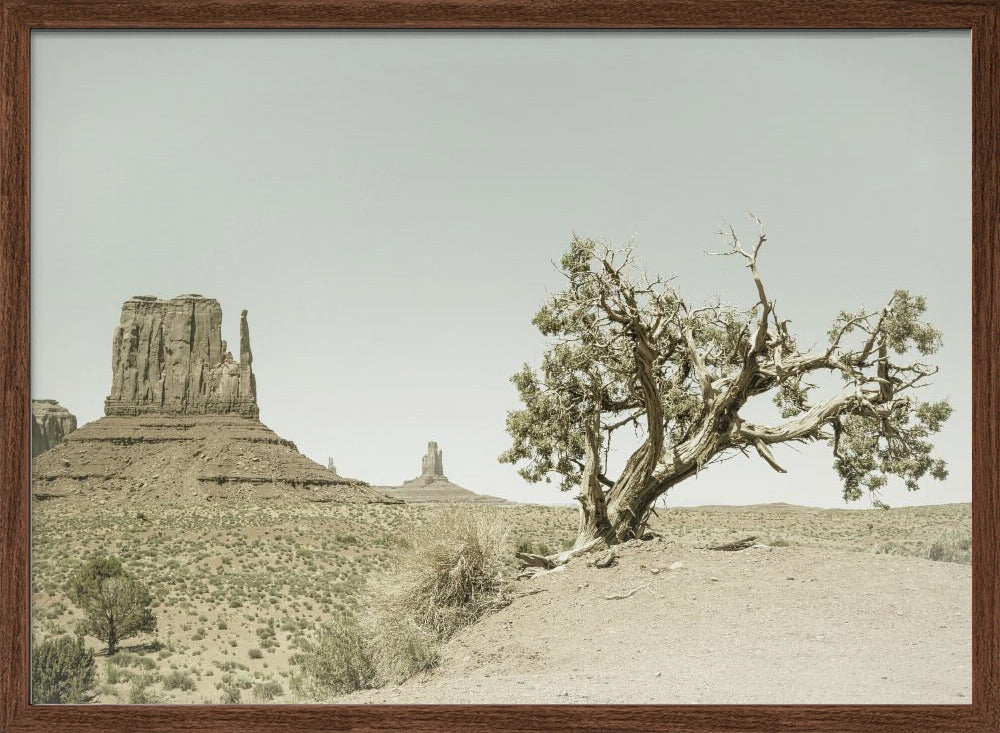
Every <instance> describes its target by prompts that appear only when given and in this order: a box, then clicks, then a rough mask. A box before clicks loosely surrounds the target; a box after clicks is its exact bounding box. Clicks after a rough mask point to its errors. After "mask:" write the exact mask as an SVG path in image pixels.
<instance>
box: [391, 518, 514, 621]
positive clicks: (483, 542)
mask: <svg viewBox="0 0 1000 733" xmlns="http://www.w3.org/2000/svg"><path fill="white" fill-rule="evenodd" d="M410 546H411V549H410V551H409V552H406V553H404V554H402V555H401V556H400V558H399V561H398V564H397V565H396V567H395V568H394V569H393V570H392V571H390V572H389V573H388V574H386V575H384V576H382V577H381V578H378V579H377V581H376V582H377V585H375V592H374V598H373V610H374V611H375V614H376V615H377V616H381V617H383V618H385V619H387V620H388V619H393V620H402V619H410V620H412V621H413V622H414V623H415V624H416V625H417V626H419V627H420V628H422V629H425V630H427V631H430V632H432V633H433V634H434V635H435V636H436V637H437V638H438V639H440V640H444V639H447V638H448V637H449V636H451V635H452V634H453V633H455V631H457V630H458V629H460V628H462V627H463V626H468V625H469V624H470V623H472V622H474V621H475V620H477V619H478V618H480V617H481V616H483V615H484V614H486V613H489V612H491V611H495V610H497V609H498V608H502V607H503V606H505V605H507V604H508V603H509V602H510V598H509V595H508V592H509V588H508V582H507V580H506V579H505V577H504V570H505V569H506V566H507V561H508V556H509V555H510V552H511V549H510V546H509V542H508V536H507V531H506V529H505V528H504V526H503V523H502V522H501V521H500V517H499V515H498V514H496V513H495V512H490V511H477V512H471V511H450V512H447V513H444V514H442V515H440V516H439V517H436V518H435V520H434V521H432V522H431V523H429V524H428V525H427V526H426V527H424V528H422V529H421V530H420V531H419V532H417V533H416V534H414V535H413V536H412V537H411V538H410Z"/></svg>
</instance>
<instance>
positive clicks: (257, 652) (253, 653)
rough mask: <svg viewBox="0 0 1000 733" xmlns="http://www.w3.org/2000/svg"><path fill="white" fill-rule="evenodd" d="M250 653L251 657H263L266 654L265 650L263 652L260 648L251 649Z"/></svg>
mask: <svg viewBox="0 0 1000 733" xmlns="http://www.w3.org/2000/svg"><path fill="white" fill-rule="evenodd" d="M249 654H250V658H251V659H260V658H261V657H263V656H264V652H262V651H261V650H260V649H251V650H250V652H249Z"/></svg>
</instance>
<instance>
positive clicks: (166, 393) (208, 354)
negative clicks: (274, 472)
mask: <svg viewBox="0 0 1000 733" xmlns="http://www.w3.org/2000/svg"><path fill="white" fill-rule="evenodd" d="M111 370H112V380H111V394H110V395H108V397H107V399H106V400H105V401H104V413H105V414H106V415H109V416H126V415H146V414H168V415H169V414H173V415H241V416H243V417H247V418H252V419H256V418H257V416H258V415H259V410H258V408H257V385H256V381H255V380H254V375H253V353H252V352H251V350H250V329H249V326H248V325H247V312H246V311H243V313H242V314H241V316H240V360H239V362H236V361H234V360H233V356H232V354H230V353H229V352H228V351H227V350H226V342H225V341H223V340H222V308H221V307H220V306H219V303H218V301H217V300H214V299H212V298H205V297H202V296H201V295H182V296H180V297H177V298H173V299H171V300H160V299H159V298H154V297H150V296H135V297H133V298H130V299H129V300H127V301H126V302H125V304H124V305H123V306H122V314H121V321H120V323H119V325H118V326H117V328H115V332H114V342H113V345H112V356H111Z"/></svg>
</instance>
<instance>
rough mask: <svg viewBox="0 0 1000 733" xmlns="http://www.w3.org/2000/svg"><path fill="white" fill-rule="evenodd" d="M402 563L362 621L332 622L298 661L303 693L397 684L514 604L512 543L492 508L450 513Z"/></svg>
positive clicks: (376, 592) (369, 599) (373, 587)
mask: <svg viewBox="0 0 1000 733" xmlns="http://www.w3.org/2000/svg"><path fill="white" fill-rule="evenodd" d="M405 545H406V546H407V547H408V549H406V550H404V551H403V552H402V554H401V555H400V556H399V558H398V560H397V562H396V564H395V567H394V568H393V569H391V570H389V571H388V572H386V573H383V574H380V575H378V576H376V577H375V578H374V579H373V580H372V582H371V583H370V585H369V587H368V590H367V592H366V594H365V598H364V599H363V601H362V603H361V606H362V607H363V608H365V610H366V612H365V614H364V616H363V617H362V618H360V619H358V618H355V617H353V616H349V615H347V616H344V617H343V618H341V619H339V620H338V621H337V622H335V623H333V624H331V625H329V626H327V627H325V628H324V629H323V631H322V632H321V634H320V638H319V641H318V643H316V644H313V645H311V646H310V647H309V648H308V649H307V651H306V653H305V654H302V655H299V657H298V660H297V661H298V662H299V663H300V665H301V667H302V671H303V673H304V674H303V676H302V677H300V678H299V679H298V680H297V688H298V690H297V691H298V692H299V693H300V694H304V695H310V696H314V695H315V694H316V693H317V692H319V693H320V694H322V693H324V692H325V693H327V694H333V695H339V694H344V693H347V692H351V691H353V690H360V689H369V688H372V687H381V686H383V685H386V684H390V683H398V682H402V681H403V680H405V679H407V678H409V677H412V676H413V675H414V674H417V673H419V672H422V671H425V670H427V669H430V668H432V667H434V666H435V665H436V664H437V661H438V649H437V647H438V645H439V644H440V643H441V642H443V641H445V640H446V639H448V638H449V637H450V636H451V635H452V634H454V633H455V632H456V631H458V630H459V629H461V628H462V627H464V626H467V625H469V624H471V623H473V622H474V621H476V620H477V619H479V618H480V617H482V616H483V615H485V614H487V613H489V612H491V611H494V610H496V609H498V608H501V607H503V606H505V605H506V604H508V603H509V602H510V596H509V587H508V585H509V581H508V580H507V578H506V577H505V575H504V569H505V568H506V566H507V562H508V559H509V558H508V556H509V555H510V552H511V548H510V546H509V542H508V537H507V531H506V529H505V528H504V526H503V522H502V521H501V518H500V516H499V515H498V514H497V513H495V512H492V511H450V512H447V513H444V514H442V515H440V516H438V517H436V518H435V520H434V521H432V522H431V523H429V524H428V525H426V526H424V527H422V528H420V529H419V530H417V531H416V532H415V533H413V534H412V535H411V536H410V537H409V538H408V539H407V542H406V543H405Z"/></svg>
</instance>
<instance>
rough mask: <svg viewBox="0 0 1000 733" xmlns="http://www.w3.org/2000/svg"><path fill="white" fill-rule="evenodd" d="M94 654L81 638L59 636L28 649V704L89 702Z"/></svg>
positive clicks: (92, 681) (92, 679) (92, 682)
mask: <svg viewBox="0 0 1000 733" xmlns="http://www.w3.org/2000/svg"><path fill="white" fill-rule="evenodd" d="M93 685H94V654H93V652H91V651H90V650H89V649H87V648H86V647H84V645H83V639H82V638H81V637H76V638H73V637H72V636H60V637H58V638H56V639H46V640H45V641H43V642H41V643H38V644H32V645H31V701H32V702H33V703H35V704H41V705H48V704H52V703H84V702H89V701H90V698H91V695H90V688H91V687H93Z"/></svg>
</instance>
